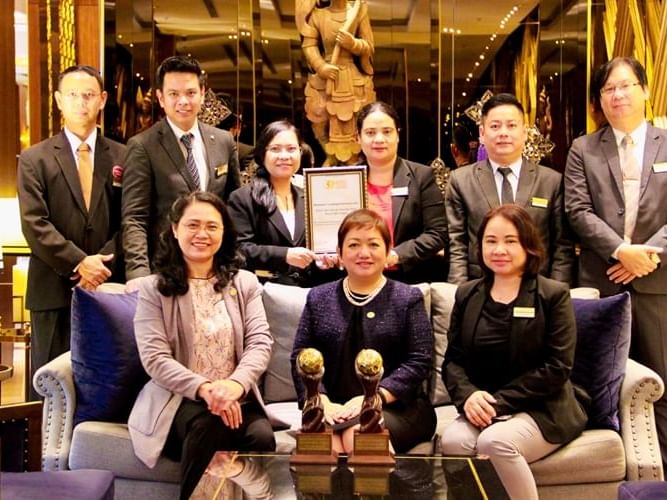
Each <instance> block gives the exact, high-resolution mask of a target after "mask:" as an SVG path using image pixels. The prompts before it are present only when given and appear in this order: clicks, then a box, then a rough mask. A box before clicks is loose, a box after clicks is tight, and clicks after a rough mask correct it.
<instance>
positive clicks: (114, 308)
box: [71, 287, 148, 425]
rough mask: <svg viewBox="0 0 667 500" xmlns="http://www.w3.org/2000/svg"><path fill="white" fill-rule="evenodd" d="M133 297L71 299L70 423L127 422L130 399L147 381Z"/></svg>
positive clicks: (78, 291) (81, 294) (78, 292)
mask: <svg viewBox="0 0 667 500" xmlns="http://www.w3.org/2000/svg"><path fill="white" fill-rule="evenodd" d="M136 308H137V293H136V292H135V293H121V294H116V293H104V292H89V291H87V290H84V289H82V288H79V287H76V288H75V289H74V295H73V297H72V344H71V350H72V374H73V376H74V386H75V388H76V398H77V401H76V409H75V412H74V425H76V424H78V423H80V422H84V421H88V420H94V421H103V422H127V417H128V416H129V414H130V410H131V409H132V405H133V404H134V400H135V399H136V398H137V395H138V394H139V391H140V390H141V388H142V387H143V386H144V384H145V383H146V382H147V381H148V375H147V374H146V372H145V371H144V369H143V367H142V365H141V361H140V360H139V353H138V351H137V343H136V341H135V339H134V312H135V310H136Z"/></svg>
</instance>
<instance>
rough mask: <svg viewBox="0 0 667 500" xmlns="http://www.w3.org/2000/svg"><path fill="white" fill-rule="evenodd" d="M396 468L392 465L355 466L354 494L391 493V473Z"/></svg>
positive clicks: (376, 494)
mask: <svg viewBox="0 0 667 500" xmlns="http://www.w3.org/2000/svg"><path fill="white" fill-rule="evenodd" d="M393 470H394V467H393V466H391V465H363V466H359V467H355V468H354V470H353V472H354V486H353V488H354V490H353V491H354V494H355V495H373V496H378V495H379V496H385V495H388V494H389V475H390V474H391V472H392V471H393Z"/></svg>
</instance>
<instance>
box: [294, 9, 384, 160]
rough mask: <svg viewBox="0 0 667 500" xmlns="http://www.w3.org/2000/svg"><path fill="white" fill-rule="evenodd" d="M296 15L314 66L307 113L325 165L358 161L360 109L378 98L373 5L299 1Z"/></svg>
mask: <svg viewBox="0 0 667 500" xmlns="http://www.w3.org/2000/svg"><path fill="white" fill-rule="evenodd" d="M295 19H296V23H297V28H298V29H299V33H300V34H301V37H302V44H301V46H302V48H303V53H304V55H305V57H306V60H307V61H308V65H309V66H310V68H311V70H312V71H313V73H311V74H310V75H309V76H308V82H307V83H306V89H305V95H306V104H305V109H306V116H307V117H308V119H309V120H310V122H311V124H312V126H313V132H314V133H315V137H316V138H317V140H318V141H319V142H320V144H321V145H322V148H323V149H324V151H325V153H326V155H327V159H326V162H325V165H345V164H347V165H349V164H353V163H355V161H356V159H357V155H358V153H359V151H360V150H361V147H360V145H359V143H358V142H357V140H356V135H357V133H356V123H355V117H356V114H357V112H358V111H359V110H360V109H361V108H362V107H363V106H364V105H365V104H368V103H370V102H374V101H375V90H374V89H373V65H372V56H373V52H374V50H375V46H374V42H373V32H372V31H371V25H370V21H369V19H368V7H367V5H366V2H365V1H363V0H353V1H348V0H331V2H330V4H329V6H328V7H324V6H320V5H319V0H296V15H295ZM321 48H323V50H324V53H322V52H321V51H320V50H321Z"/></svg>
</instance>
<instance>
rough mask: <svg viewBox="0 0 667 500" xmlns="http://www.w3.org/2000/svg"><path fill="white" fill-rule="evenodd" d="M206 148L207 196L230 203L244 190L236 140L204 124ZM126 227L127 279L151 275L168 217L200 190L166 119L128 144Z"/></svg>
mask: <svg viewBox="0 0 667 500" xmlns="http://www.w3.org/2000/svg"><path fill="white" fill-rule="evenodd" d="M199 130H200V132H201V135H202V138H203V140H204V146H205V148H206V158H207V161H208V169H209V170H208V175H209V180H208V186H207V187H206V191H210V192H212V193H215V194H217V195H218V196H220V197H221V198H222V199H223V200H225V201H227V199H228V198H229V195H230V193H231V192H232V191H234V190H235V189H236V188H237V187H239V185H240V177H239V162H238V158H237V156H236V145H235V143H234V140H233V138H232V135H231V134H230V133H229V132H227V131H225V130H220V129H217V128H214V127H211V126H209V125H206V124H204V123H201V122H199ZM124 165H125V173H124V177H123V202H122V215H123V218H122V221H123V223H122V228H123V248H124V250H125V267H126V271H127V279H128V280H130V279H133V278H138V277H140V276H146V275H149V274H150V269H151V266H150V260H151V259H152V257H153V255H154V254H155V247H156V244H157V241H158V235H159V231H160V229H161V228H163V227H164V225H165V224H166V215H167V214H168V213H169V209H170V207H171V205H172V203H173V202H174V201H175V200H176V198H178V197H179V196H180V195H182V194H187V193H190V192H192V191H195V190H196V187H195V186H194V185H193V184H192V180H191V179H190V175H189V173H188V170H187V166H186V164H185V157H184V156H183V152H182V151H181V149H180V146H179V145H178V140H177V139H176V136H175V135H174V132H173V131H172V130H171V127H170V126H169V123H168V122H167V120H166V119H163V120H160V121H159V122H157V123H156V124H155V125H153V126H152V127H151V128H149V129H148V130H146V131H144V132H142V133H140V134H138V135H136V136H135V137H133V138H132V139H130V140H129V142H128V150H127V156H126V157H125V161H124Z"/></svg>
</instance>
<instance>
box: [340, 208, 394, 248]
mask: <svg viewBox="0 0 667 500" xmlns="http://www.w3.org/2000/svg"><path fill="white" fill-rule="evenodd" d="M359 228H364V229H377V230H378V231H379V232H380V236H382V241H384V245H385V247H386V251H387V253H389V250H391V234H389V228H388V227H387V224H386V223H385V221H384V219H383V218H382V217H381V216H380V215H379V214H378V213H377V212H375V211H373V210H369V209H368V208H360V209H358V210H354V211H352V212H350V213H349V214H347V215H346V216H345V218H344V219H343V222H341V223H340V226H339V227H338V251H339V252H342V251H343V243H344V242H345V237H346V236H347V233H349V232H350V231H351V230H352V229H359Z"/></svg>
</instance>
